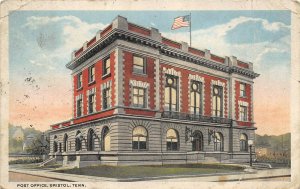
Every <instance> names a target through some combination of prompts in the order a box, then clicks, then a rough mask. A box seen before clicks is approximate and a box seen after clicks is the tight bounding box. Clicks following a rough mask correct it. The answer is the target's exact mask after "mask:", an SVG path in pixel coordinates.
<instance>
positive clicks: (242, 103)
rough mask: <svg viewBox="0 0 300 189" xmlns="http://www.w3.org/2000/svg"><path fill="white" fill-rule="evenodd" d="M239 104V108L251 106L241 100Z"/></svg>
mask: <svg viewBox="0 0 300 189" xmlns="http://www.w3.org/2000/svg"><path fill="white" fill-rule="evenodd" d="M238 104H239V106H247V107H248V106H249V104H248V102H245V101H241V100H239V101H238Z"/></svg>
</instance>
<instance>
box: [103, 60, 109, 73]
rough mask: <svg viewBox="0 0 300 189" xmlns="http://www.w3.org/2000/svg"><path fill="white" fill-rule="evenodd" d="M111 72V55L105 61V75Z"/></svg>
mask: <svg viewBox="0 0 300 189" xmlns="http://www.w3.org/2000/svg"><path fill="white" fill-rule="evenodd" d="M108 74H110V57H108V58H106V59H104V61H103V76H105V75H108Z"/></svg>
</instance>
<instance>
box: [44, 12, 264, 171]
mask: <svg viewBox="0 0 300 189" xmlns="http://www.w3.org/2000/svg"><path fill="white" fill-rule="evenodd" d="M66 66H67V68H69V69H71V70H72V79H73V93H74V95H73V97H72V98H73V118H72V119H71V120H68V121H65V122H62V123H58V124H54V125H51V128H52V131H51V133H50V140H51V149H50V151H51V152H50V155H51V156H52V157H54V158H56V161H58V162H62V163H63V164H64V165H66V164H72V165H75V166H84V165H88V164H98V163H104V164H105V163H106V164H162V163H184V162H204V161H222V162H230V161H248V158H249V152H248V145H247V141H248V140H249V139H254V137H255V136H254V131H255V129H256V128H255V127H254V119H253V79H254V78H256V77H257V76H259V75H258V74H257V73H255V72H254V71H253V64H252V63H250V62H244V61H241V60H239V59H237V58H236V57H233V56H232V57H220V56H217V55H215V54H212V53H211V52H210V51H209V50H199V49H196V48H193V47H189V46H188V44H187V43H185V42H180V43H179V42H177V41H173V40H171V39H168V38H166V37H164V36H162V35H161V33H159V31H158V30H157V29H155V28H151V29H148V28H144V27H142V26H138V25H136V24H133V23H130V22H128V21H127V19H126V18H124V17H120V16H118V17H117V18H116V19H115V20H113V22H112V23H111V24H110V25H109V26H107V27H106V28H104V30H102V31H99V32H98V33H97V34H96V36H95V37H94V38H92V39H91V40H90V41H87V42H86V43H84V45H83V46H82V47H81V48H80V49H79V50H77V51H75V52H74V53H73V54H72V60H71V61H70V62H69V63H68V64H67V65H66Z"/></svg>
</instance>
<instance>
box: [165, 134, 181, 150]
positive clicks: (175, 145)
mask: <svg viewBox="0 0 300 189" xmlns="http://www.w3.org/2000/svg"><path fill="white" fill-rule="evenodd" d="M178 149H179V137H178V132H177V131H176V130H175V129H169V130H168V131H167V150H169V151H176V150H178Z"/></svg>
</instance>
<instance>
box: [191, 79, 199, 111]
mask: <svg viewBox="0 0 300 189" xmlns="http://www.w3.org/2000/svg"><path fill="white" fill-rule="evenodd" d="M190 98H191V99H190V112H191V113H192V114H196V115H199V114H202V104H201V103H202V83H201V82H199V81H192V83H191V96H190Z"/></svg>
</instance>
